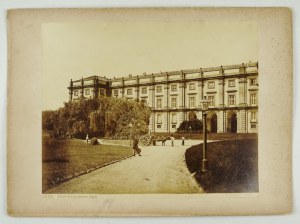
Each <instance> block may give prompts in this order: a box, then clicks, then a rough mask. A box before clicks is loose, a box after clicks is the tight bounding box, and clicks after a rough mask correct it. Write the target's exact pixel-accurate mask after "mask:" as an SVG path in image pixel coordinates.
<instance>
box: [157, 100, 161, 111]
mask: <svg viewBox="0 0 300 224" xmlns="http://www.w3.org/2000/svg"><path fill="white" fill-rule="evenodd" d="M156 107H157V109H161V108H162V105H161V99H157V100H156Z"/></svg>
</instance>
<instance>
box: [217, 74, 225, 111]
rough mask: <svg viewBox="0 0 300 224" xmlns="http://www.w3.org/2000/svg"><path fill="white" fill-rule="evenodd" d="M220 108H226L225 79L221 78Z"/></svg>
mask: <svg viewBox="0 0 300 224" xmlns="http://www.w3.org/2000/svg"><path fill="white" fill-rule="evenodd" d="M218 82H219V108H224V84H225V81H224V79H219V80H218Z"/></svg>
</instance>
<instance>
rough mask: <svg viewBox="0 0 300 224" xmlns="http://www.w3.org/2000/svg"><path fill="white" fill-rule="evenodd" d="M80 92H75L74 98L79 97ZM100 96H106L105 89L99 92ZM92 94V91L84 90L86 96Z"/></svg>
mask: <svg viewBox="0 0 300 224" xmlns="http://www.w3.org/2000/svg"><path fill="white" fill-rule="evenodd" d="M79 91H80V90H74V96H78V94H79ZM99 92H100V95H101V96H104V95H105V89H100V90H99ZM90 94H91V90H90V89H85V90H84V95H90Z"/></svg>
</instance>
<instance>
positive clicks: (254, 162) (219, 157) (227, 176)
mask: <svg viewBox="0 0 300 224" xmlns="http://www.w3.org/2000/svg"><path fill="white" fill-rule="evenodd" d="M257 158H258V157H257V139H252V138H250V139H238V140H227V141H220V142H212V143H208V144H207V159H208V171H207V172H205V173H201V161H202V144H200V145H197V146H192V147H191V148H189V149H187V150H186V153H185V159H186V163H187V167H188V169H189V171H190V172H191V173H195V178H196V180H197V181H198V183H199V184H200V185H201V186H202V187H203V189H204V190H205V191H206V192H208V193H231V192H232V193H234V192H235V193H238V192H258V159H257Z"/></svg>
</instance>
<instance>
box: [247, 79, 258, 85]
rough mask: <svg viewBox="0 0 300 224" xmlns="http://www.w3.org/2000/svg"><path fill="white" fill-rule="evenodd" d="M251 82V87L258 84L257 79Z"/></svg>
mask: <svg viewBox="0 0 300 224" xmlns="http://www.w3.org/2000/svg"><path fill="white" fill-rule="evenodd" d="M249 80H250V85H251V86H254V85H256V84H257V80H256V78H250V79H249Z"/></svg>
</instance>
